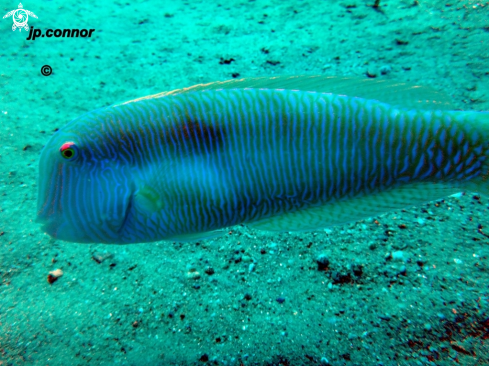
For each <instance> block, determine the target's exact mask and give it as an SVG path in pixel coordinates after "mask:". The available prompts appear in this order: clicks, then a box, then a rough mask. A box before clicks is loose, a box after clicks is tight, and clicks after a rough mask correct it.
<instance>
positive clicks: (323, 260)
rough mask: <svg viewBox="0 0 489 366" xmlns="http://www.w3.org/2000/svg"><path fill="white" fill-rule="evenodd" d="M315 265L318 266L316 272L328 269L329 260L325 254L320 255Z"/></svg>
mask: <svg viewBox="0 0 489 366" xmlns="http://www.w3.org/2000/svg"><path fill="white" fill-rule="evenodd" d="M316 263H317V264H318V271H324V270H327V269H328V266H329V259H328V257H326V255H325V254H320V255H319V256H318V257H317V259H316Z"/></svg>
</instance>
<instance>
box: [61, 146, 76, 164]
mask: <svg viewBox="0 0 489 366" xmlns="http://www.w3.org/2000/svg"><path fill="white" fill-rule="evenodd" d="M59 152H60V153H61V156H62V157H63V158H65V159H67V160H72V159H74V158H76V157H77V155H78V148H77V147H76V145H75V143H74V142H65V143H64V144H63V145H61V147H60V148H59Z"/></svg>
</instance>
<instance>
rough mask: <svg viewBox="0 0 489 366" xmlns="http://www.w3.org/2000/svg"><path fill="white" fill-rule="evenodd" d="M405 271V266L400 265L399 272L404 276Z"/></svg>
mask: <svg viewBox="0 0 489 366" xmlns="http://www.w3.org/2000/svg"><path fill="white" fill-rule="evenodd" d="M406 273H407V269H406V266H401V268H399V274H400V275H403V276H405V275H406Z"/></svg>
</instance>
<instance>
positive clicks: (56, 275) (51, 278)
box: [48, 269, 63, 285]
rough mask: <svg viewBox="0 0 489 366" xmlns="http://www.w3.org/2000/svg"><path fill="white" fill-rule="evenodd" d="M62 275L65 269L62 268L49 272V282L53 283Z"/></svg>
mask: <svg viewBox="0 0 489 366" xmlns="http://www.w3.org/2000/svg"><path fill="white" fill-rule="evenodd" d="M62 275H63V271H62V270H61V269H55V270H54V271H51V272H49V274H48V282H49V283H50V284H51V285H52V284H53V283H54V282H56V281H57V280H58V278H60V277H61V276H62Z"/></svg>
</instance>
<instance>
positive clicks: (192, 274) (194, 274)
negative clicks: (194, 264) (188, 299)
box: [186, 271, 200, 280]
mask: <svg viewBox="0 0 489 366" xmlns="http://www.w3.org/2000/svg"><path fill="white" fill-rule="evenodd" d="M186 276H187V278H188V279H190V280H198V279H199V278H200V273H199V272H197V271H189V272H187V274H186Z"/></svg>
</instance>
